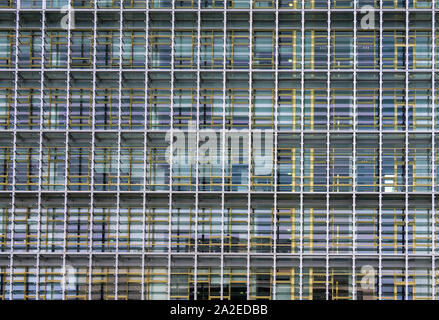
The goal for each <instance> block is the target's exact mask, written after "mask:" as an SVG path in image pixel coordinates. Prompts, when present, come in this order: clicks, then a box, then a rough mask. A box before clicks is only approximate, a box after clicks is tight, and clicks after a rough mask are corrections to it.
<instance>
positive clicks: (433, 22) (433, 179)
mask: <svg viewBox="0 0 439 320" xmlns="http://www.w3.org/2000/svg"><path fill="white" fill-rule="evenodd" d="M434 7H435V4H434V3H432V11H431V91H430V92H431V105H432V106H431V107H432V122H431V127H430V128H431V160H430V164H431V213H430V217H431V275H432V288H431V289H432V291H431V294H432V300H435V299H436V290H435V282H436V271H435V269H436V260H435V255H436V239H435V236H436V234H435V230H434V219H435V208H436V198H435V189H436V188H435V185H436V177H435V175H436V168H435V148H436V141H435V129H436V126H435V121H436V120H435V119H436V106H435V91H434V87H435V85H436V84H435V72H434V70H435V67H436V65H435V56H434V53H435V52H434V51H435V46H434V44H435V37H436V32H435V31H436V30H435V27H436V15H435V10H434Z"/></svg>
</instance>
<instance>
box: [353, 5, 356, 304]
mask: <svg viewBox="0 0 439 320" xmlns="http://www.w3.org/2000/svg"><path fill="white" fill-rule="evenodd" d="M353 47H354V48H353V54H354V57H353V64H354V73H353V81H354V85H353V97H352V99H353V126H352V128H353V130H354V132H353V135H352V155H353V160H352V299H353V300H356V299H357V289H356V274H355V269H356V254H357V222H356V210H357V208H356V206H357V202H356V200H357V1H356V0H354V41H353Z"/></svg>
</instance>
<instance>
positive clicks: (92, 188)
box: [88, 1, 97, 300]
mask: <svg viewBox="0 0 439 320" xmlns="http://www.w3.org/2000/svg"><path fill="white" fill-rule="evenodd" d="M93 14H94V19H93V24H94V25H93V37H94V40H93V84H92V86H93V92H92V132H91V148H90V149H91V150H90V152H91V163H90V212H89V215H90V231H89V232H90V234H89V243H90V247H89V263H88V298H89V299H90V300H91V288H92V283H93V282H92V278H93V277H92V273H93V216H94V166H95V164H94V162H95V134H96V133H95V131H96V124H95V123H96V121H95V119H96V49H97V48H96V47H97V30H96V28H97V3H96V1H94V8H93Z"/></svg>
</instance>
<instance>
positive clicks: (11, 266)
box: [9, 0, 20, 300]
mask: <svg viewBox="0 0 439 320" xmlns="http://www.w3.org/2000/svg"><path fill="white" fill-rule="evenodd" d="M19 28H20V0H17V9H15V66H14V123H13V125H14V132H13V137H12V140H13V146H12V195H11V252H10V257H9V300H12V298H13V280H12V279H13V274H14V272H13V271H14V237H15V236H14V234H15V232H14V224H15V181H16V179H15V176H16V170H17V165H16V162H17V156H16V154H17V106H18V103H17V98H18V36H19V33H20V29H19Z"/></svg>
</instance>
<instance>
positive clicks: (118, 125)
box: [110, 0, 129, 300]
mask: <svg viewBox="0 0 439 320" xmlns="http://www.w3.org/2000/svg"><path fill="white" fill-rule="evenodd" d="M123 1H124V0H120V3H119V14H120V16H119V70H118V80H119V81H118V86H119V88H118V98H119V99H118V100H119V101H118V110H119V113H118V121H117V123H118V124H117V190H116V254H115V266H114V267H115V270H114V284H115V286H114V298H115V300H118V285H119V284H118V282H119V237H120V223H119V220H120V174H121V172H120V170H121V167H120V153H121V147H120V143H121V122H122V50H123V37H122V34H123ZM110 103H111V101H110ZM128 165H129V164H128ZM110 215H111V212H110ZM110 221H111V218H110ZM128 241H129V238H128Z"/></svg>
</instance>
